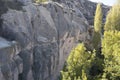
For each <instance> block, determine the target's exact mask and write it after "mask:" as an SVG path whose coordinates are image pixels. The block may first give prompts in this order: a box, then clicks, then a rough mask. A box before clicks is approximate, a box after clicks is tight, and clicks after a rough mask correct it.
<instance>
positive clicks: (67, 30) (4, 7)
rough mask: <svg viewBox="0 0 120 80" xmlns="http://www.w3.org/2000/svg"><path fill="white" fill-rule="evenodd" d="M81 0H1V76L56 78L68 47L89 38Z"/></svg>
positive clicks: (18, 79) (35, 79) (22, 79)
mask: <svg viewBox="0 0 120 80" xmlns="http://www.w3.org/2000/svg"><path fill="white" fill-rule="evenodd" d="M78 1H80V0H78ZM81 1H83V2H84V0H81ZM83 2H78V3H76V2H75V0H73V3H72V2H71V1H70V2H62V1H61V2H60V3H57V2H51V1H50V2H47V3H44V4H36V3H33V2H32V1H31V0H5V1H4V0H1V1H0V10H1V12H0V80H57V79H58V76H59V73H60V70H61V69H62V67H63V65H64V62H65V60H66V58H67V56H68V55H69V53H70V51H71V49H72V48H73V47H74V46H75V45H76V44H77V43H78V42H79V41H83V42H86V41H87V40H90V35H89V33H88V30H89V29H90V26H89V23H88V21H87V16H88V15H87V16H85V15H86V14H89V11H87V8H84V7H79V6H85V4H87V3H86V2H87V1H86V2H85V3H84V4H83ZM71 5H73V6H72V7H71ZM77 5H78V6H77ZM89 5H90V4H89ZM82 8H84V9H85V10H86V13H85V11H83V10H84V9H82ZM93 8H94V7H93ZM93 11H94V10H93ZM87 12H88V13H87ZM89 15H91V13H90V14H89Z"/></svg>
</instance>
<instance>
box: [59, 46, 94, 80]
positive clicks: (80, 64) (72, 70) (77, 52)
mask: <svg viewBox="0 0 120 80" xmlns="http://www.w3.org/2000/svg"><path fill="white" fill-rule="evenodd" d="M94 57H95V54H92V53H91V52H87V51H86V48H85V47H84V44H78V45H77V47H76V48H74V49H73V50H72V51H71V53H70V56H69V57H68V59H67V66H66V71H62V72H61V74H62V80H69V79H70V80H77V79H78V80H87V77H88V76H89V69H90V68H91V62H92V61H93V60H94ZM83 78H84V79H83Z"/></svg>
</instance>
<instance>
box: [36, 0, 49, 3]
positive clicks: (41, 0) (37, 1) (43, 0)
mask: <svg viewBox="0 0 120 80" xmlns="http://www.w3.org/2000/svg"><path fill="white" fill-rule="evenodd" d="M46 1H48V0H35V2H36V3H42V2H46Z"/></svg>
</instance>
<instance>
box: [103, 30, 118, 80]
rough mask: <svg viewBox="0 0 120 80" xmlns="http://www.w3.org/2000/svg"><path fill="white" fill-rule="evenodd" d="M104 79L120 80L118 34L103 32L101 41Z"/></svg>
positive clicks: (115, 32)
mask: <svg viewBox="0 0 120 80" xmlns="http://www.w3.org/2000/svg"><path fill="white" fill-rule="evenodd" d="M102 54H103V55H104V72H105V73H104V75H103V76H104V78H107V79H108V80H120V32H119V31H105V33H104V39H103V41H102Z"/></svg>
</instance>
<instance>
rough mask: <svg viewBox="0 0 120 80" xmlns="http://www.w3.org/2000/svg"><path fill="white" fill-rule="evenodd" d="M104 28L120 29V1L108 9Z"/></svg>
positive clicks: (106, 29)
mask: <svg viewBox="0 0 120 80" xmlns="http://www.w3.org/2000/svg"><path fill="white" fill-rule="evenodd" d="M104 29H105V31H108V30H118V31H120V2H119V3H117V4H115V5H113V7H112V8H111V9H110V11H109V13H108V15H107V18H106V23H105V26H104Z"/></svg>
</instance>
